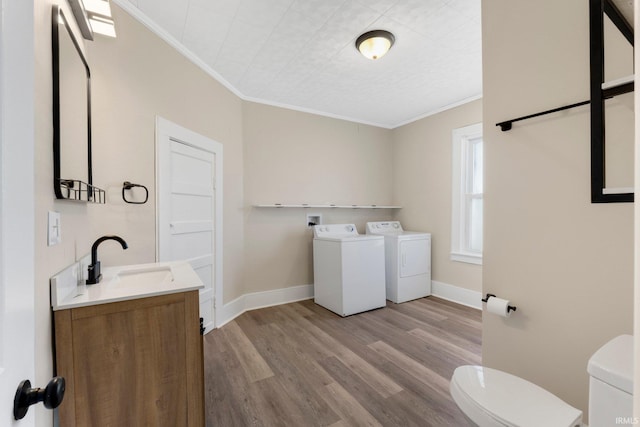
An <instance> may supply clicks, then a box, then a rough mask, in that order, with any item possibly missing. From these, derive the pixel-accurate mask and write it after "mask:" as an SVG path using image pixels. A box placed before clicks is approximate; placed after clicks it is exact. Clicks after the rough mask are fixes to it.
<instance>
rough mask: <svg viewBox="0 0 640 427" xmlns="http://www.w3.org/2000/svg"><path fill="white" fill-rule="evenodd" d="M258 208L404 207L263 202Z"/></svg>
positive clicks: (393, 207) (391, 207)
mask: <svg viewBox="0 0 640 427" xmlns="http://www.w3.org/2000/svg"><path fill="white" fill-rule="evenodd" d="M253 206H254V207H256V208H331V209H334V208H335V209H402V206H389V205H311V204H305V203H302V204H298V205H295V204H283V203H273V204H263V205H253Z"/></svg>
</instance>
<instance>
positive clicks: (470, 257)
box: [450, 123, 483, 265]
mask: <svg viewBox="0 0 640 427" xmlns="http://www.w3.org/2000/svg"><path fill="white" fill-rule="evenodd" d="M478 137H480V138H482V123H477V124H474V125H470V126H465V127H463V128H458V129H454V130H453V131H452V143H453V144H452V151H453V156H452V160H453V161H452V186H451V189H452V194H451V202H452V203H451V254H450V258H451V260H452V261H460V262H466V263H470V264H478V265H482V252H479V253H478V252H474V251H471V250H469V249H467V247H468V245H467V242H468V241H469V235H468V230H467V220H466V219H467V215H468V212H469V208H468V203H467V199H468V197H467V196H469V195H467V194H466V184H467V180H468V174H469V167H468V165H467V163H468V162H467V153H468V150H469V141H470V140H473V139H476V138H478ZM471 197H475V198H478V197H480V198H482V197H483V195H482V194H476V195H471Z"/></svg>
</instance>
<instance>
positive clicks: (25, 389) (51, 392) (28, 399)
mask: <svg viewBox="0 0 640 427" xmlns="http://www.w3.org/2000/svg"><path fill="white" fill-rule="evenodd" d="M64 390H65V382H64V378H63V377H54V378H53V379H51V381H49V384H47V386H46V387H45V388H31V381H29V380H24V381H22V382H21V383H20V385H19V386H18V390H17V391H16V397H15V398H14V399H13V417H14V418H15V419H16V420H21V419H22V418H24V416H25V415H27V411H28V410H29V406H31V405H33V404H36V403H38V402H42V403H44V407H45V408H47V409H54V408H57V407H58V406H60V403H62V399H63V398H64Z"/></svg>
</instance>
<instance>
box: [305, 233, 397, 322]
mask: <svg viewBox="0 0 640 427" xmlns="http://www.w3.org/2000/svg"><path fill="white" fill-rule="evenodd" d="M313 234H314V239H313V279H314V301H315V303H316V304H319V305H321V306H323V307H325V308H327V309H329V310H331V311H333V312H334V313H336V314H339V315H340V316H349V315H350V314H355V313H361V312H363V311H367V310H373V309H374V308H380V307H384V306H386V296H385V274H384V263H385V261H384V238H383V237H382V236H373V235H370V236H369V235H361V234H358V230H357V229H356V226H355V225H354V224H324V225H316V226H315V227H314V228H313Z"/></svg>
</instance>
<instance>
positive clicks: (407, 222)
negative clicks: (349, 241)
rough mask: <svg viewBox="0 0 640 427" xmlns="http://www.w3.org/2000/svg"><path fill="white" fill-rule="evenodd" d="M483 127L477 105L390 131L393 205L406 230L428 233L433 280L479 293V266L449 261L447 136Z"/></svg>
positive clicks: (450, 111)
mask: <svg viewBox="0 0 640 427" xmlns="http://www.w3.org/2000/svg"><path fill="white" fill-rule="evenodd" d="M480 122H482V101H481V100H478V101H473V102H471V103H468V104H465V105H462V106H459V107H456V108H453V109H451V110H447V111H444V112H442V113H438V114H435V115H433V116H429V117H427V118H424V119H422V120H418V121H416V122H413V123H411V124H408V125H405V126H402V127H401V128H398V129H394V131H393V184H394V185H393V200H394V203H395V204H398V205H402V210H400V211H399V213H398V218H397V219H398V220H400V221H401V222H402V226H403V227H404V228H405V229H407V230H418V231H428V232H430V233H431V235H432V236H431V238H432V244H431V246H432V247H431V251H432V253H431V262H432V275H431V277H432V279H433V280H434V281H438V282H442V283H446V284H449V285H454V286H458V287H461V288H465V289H470V290H473V291H478V292H479V291H481V290H482V266H480V265H474V264H468V263H463V262H456V261H451V260H450V257H449V254H450V252H451V192H452V190H451V176H452V175H451V174H452V170H451V168H452V154H451V148H452V142H451V131H452V130H453V129H456V128H460V127H464V126H468V125H472V124H475V123H480Z"/></svg>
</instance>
